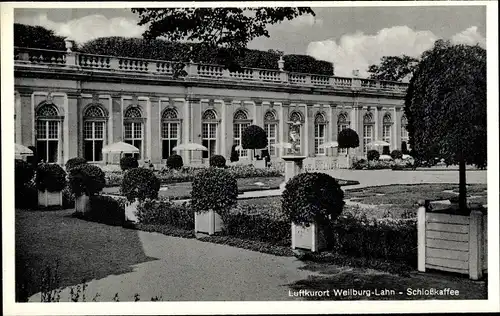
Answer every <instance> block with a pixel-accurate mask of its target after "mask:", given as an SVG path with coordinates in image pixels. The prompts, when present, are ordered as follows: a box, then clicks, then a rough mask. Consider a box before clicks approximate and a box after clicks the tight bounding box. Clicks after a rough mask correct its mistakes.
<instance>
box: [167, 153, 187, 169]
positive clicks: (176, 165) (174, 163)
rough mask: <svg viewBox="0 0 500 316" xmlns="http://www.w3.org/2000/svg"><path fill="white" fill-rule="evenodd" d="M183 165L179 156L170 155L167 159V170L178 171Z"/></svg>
mask: <svg viewBox="0 0 500 316" xmlns="http://www.w3.org/2000/svg"><path fill="white" fill-rule="evenodd" d="M183 165H184V163H183V161H182V157H181V156H180V155H170V156H168V158H167V168H168V169H170V170H180V169H181V168H182V166H183Z"/></svg>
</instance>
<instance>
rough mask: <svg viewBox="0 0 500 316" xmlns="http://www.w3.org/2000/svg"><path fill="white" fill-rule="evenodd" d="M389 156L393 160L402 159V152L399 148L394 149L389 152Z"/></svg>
mask: <svg viewBox="0 0 500 316" xmlns="http://www.w3.org/2000/svg"><path fill="white" fill-rule="evenodd" d="M391 157H392V159H394V160H396V159H403V152H401V151H400V150H397V149H394V150H393V151H392V152H391Z"/></svg>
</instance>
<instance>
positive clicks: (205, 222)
mask: <svg viewBox="0 0 500 316" xmlns="http://www.w3.org/2000/svg"><path fill="white" fill-rule="evenodd" d="M223 227H224V223H223V222H222V217H221V216H220V215H219V214H217V213H216V212H214V211H208V212H203V213H199V212H195V213H194V231H195V233H204V234H208V235H213V234H215V233H218V232H221V231H222V228H223Z"/></svg>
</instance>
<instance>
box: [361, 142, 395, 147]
mask: <svg viewBox="0 0 500 316" xmlns="http://www.w3.org/2000/svg"><path fill="white" fill-rule="evenodd" d="M390 145H391V144H389V143H388V142H384V141H383V140H376V141H373V142H371V143H368V144H366V146H369V147H379V146H381V147H383V146H390Z"/></svg>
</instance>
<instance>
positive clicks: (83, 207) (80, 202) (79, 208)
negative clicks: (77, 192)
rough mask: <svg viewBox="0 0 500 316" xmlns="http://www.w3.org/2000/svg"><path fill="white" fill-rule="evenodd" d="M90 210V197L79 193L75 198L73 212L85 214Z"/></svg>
mask: <svg viewBox="0 0 500 316" xmlns="http://www.w3.org/2000/svg"><path fill="white" fill-rule="evenodd" d="M89 211H90V197H89V196H88V195H81V196H78V197H76V198H75V212H77V213H82V214H85V213H87V212H89Z"/></svg>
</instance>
